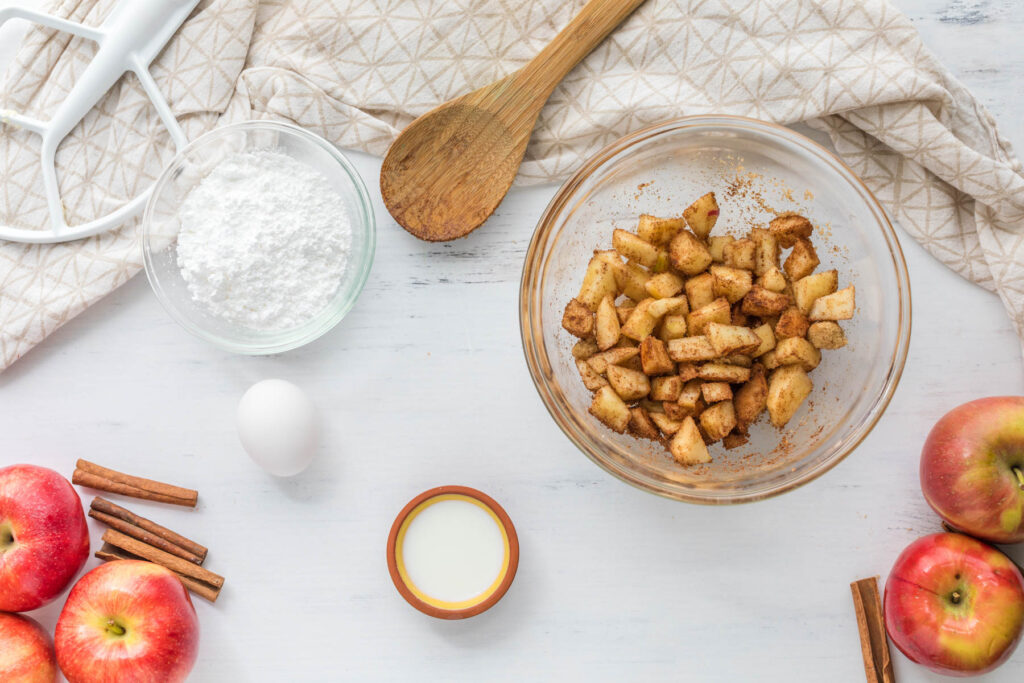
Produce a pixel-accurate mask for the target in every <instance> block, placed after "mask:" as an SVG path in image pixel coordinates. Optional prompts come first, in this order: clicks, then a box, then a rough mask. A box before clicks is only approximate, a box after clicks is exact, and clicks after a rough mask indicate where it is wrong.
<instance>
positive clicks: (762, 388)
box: [732, 363, 768, 434]
mask: <svg viewBox="0 0 1024 683" xmlns="http://www.w3.org/2000/svg"><path fill="white" fill-rule="evenodd" d="M767 400H768V380H767V379H766V378H765V368H764V366H763V365H761V364H760V363H758V364H757V365H755V366H754V367H753V368H752V369H751V371H750V379H749V380H748V381H747V382H746V384H744V385H743V386H741V387H740V388H739V389H737V390H736V395H735V397H734V398H733V401H732V402H733V406H734V407H735V408H736V431H738V432H740V433H741V434H746V433H747V430H748V428H749V427H750V425H752V424H754V422H756V421H757V418H758V416H759V415H760V414H761V413H763V412H764V410H765V408H766V407H767Z"/></svg>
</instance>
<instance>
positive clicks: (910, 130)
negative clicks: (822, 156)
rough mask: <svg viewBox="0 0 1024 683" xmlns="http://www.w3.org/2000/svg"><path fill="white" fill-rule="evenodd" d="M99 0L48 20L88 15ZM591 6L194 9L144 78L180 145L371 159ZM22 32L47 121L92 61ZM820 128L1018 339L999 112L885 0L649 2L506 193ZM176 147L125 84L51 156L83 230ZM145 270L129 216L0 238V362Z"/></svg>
mask: <svg viewBox="0 0 1024 683" xmlns="http://www.w3.org/2000/svg"><path fill="white" fill-rule="evenodd" d="M111 4H112V0H63V1H62V2H57V3H55V11H57V12H58V13H60V14H63V15H67V16H72V17H74V18H76V19H79V20H83V21H85V22H87V23H91V22H96V21H98V20H99V19H100V18H101V17H102V16H103V14H104V12H105V11H107V9H108V8H109V7H110V5H111ZM583 4H584V0H569V1H566V0H264V1H263V2H259V1H258V0H204V2H202V3H201V4H200V6H199V8H197V10H196V12H195V14H194V15H193V16H192V17H191V18H190V19H189V20H188V22H187V23H186V24H185V25H184V27H183V28H182V30H181V31H180V32H179V34H178V35H177V36H176V37H175V38H174V40H173V41H172V42H171V44H170V45H169V47H168V48H167V49H166V50H165V52H164V53H163V54H162V55H161V56H160V58H159V59H158V63H157V67H156V69H155V72H156V73H155V75H156V80H157V82H158V83H159V84H160V86H161V88H162V89H163V91H164V92H165V93H167V95H168V98H169V100H170V104H171V107H172V109H173V110H174V111H175V112H176V114H177V115H178V116H179V118H180V119H181V120H182V122H183V124H184V125H185V127H186V131H187V132H188V133H189V135H190V136H194V135H196V134H198V133H199V132H201V131H202V130H205V129H207V128H209V127H211V126H213V125H215V124H216V123H217V122H218V121H225V120H230V121H233V120H238V119H244V118H278V119H285V120H289V121H294V122H295V123H298V124H299V125H302V126H305V127H307V128H309V129H310V130H313V131H315V132H317V133H319V134H321V135H323V136H325V137H327V138H328V139H330V140H332V141H333V142H334V143H336V144H337V145H339V146H340V147H351V148H357V149H361V150H365V151H368V152H372V153H375V154H383V153H384V152H385V150H386V149H387V147H388V144H389V143H390V142H391V140H392V139H394V137H395V135H396V134H397V133H398V131H399V130H401V129H402V127H404V126H405V125H406V124H408V123H409V122H410V121H412V120H413V118H415V117H416V116H418V115H420V114H422V113H424V112H425V111H427V110H428V109H430V108H432V107H434V106H435V105H437V104H438V103H440V102H442V101H444V100H447V99H449V98H451V97H453V96H456V95H459V94H461V93H464V92H466V91H468V90H471V89H473V88H476V87H479V86H482V85H484V84H486V83H489V82H491V81H493V80H495V79H497V78H499V77H500V76H503V75H505V74H507V73H509V72H510V71H512V70H514V69H516V68H518V67H519V66H521V65H522V64H523V63H524V62H526V61H527V60H528V59H529V58H530V57H532V56H533V55H534V54H536V53H537V52H538V51H539V50H540V48H541V47H542V46H543V45H544V44H546V43H547V42H548V41H549V40H550V39H551V38H552V36H554V34H555V33H556V32H557V31H558V30H559V29H560V28H561V27H563V26H564V25H565V24H566V23H567V22H568V21H569V19H570V18H571V17H572V16H573V14H574V13H576V12H577V11H578V10H579V8H580V7H581V6H582V5H583ZM91 50H92V47H91V45H90V44H89V43H87V42H85V41H81V40H78V39H69V38H68V37H67V36H65V35H63V34H57V33H54V32H52V31H49V30H43V29H39V30H34V31H33V32H31V33H30V35H29V36H28V38H27V40H26V42H25V45H24V46H23V47H22V49H21V52H20V54H19V57H18V59H17V62H16V64H15V65H14V66H13V67H12V69H11V70H10V72H9V73H8V76H7V82H6V84H5V86H4V87H3V90H2V92H0V108H11V109H14V110H17V111H27V112H29V113H35V114H36V115H45V112H46V110H47V108H48V107H49V106H51V105H52V103H54V102H56V101H59V99H60V97H61V96H62V94H63V93H64V92H66V90H67V88H68V87H69V85H70V84H71V83H73V82H74V79H75V76H76V74H78V73H80V72H81V69H82V67H83V65H84V64H85V63H86V61H87V59H88V57H89V55H90V54H91ZM700 113H729V114H741V115H745V116H752V117H757V118H762V119H768V120H771V121H776V122H779V123H794V122H798V121H806V122H807V123H809V124H810V125H812V126H814V127H816V128H818V129H820V130H824V131H827V132H828V134H829V135H830V136H831V139H832V142H833V143H834V145H835V147H836V149H837V150H838V152H839V154H840V156H842V157H843V158H844V159H845V160H846V161H847V162H848V163H849V164H850V165H851V166H852V167H853V168H854V170H855V171H856V172H857V173H858V174H860V176H861V177H862V178H863V179H864V180H865V181H866V182H867V184H868V185H869V186H870V187H871V189H872V190H873V191H874V192H875V193H876V194H877V195H878V196H879V198H880V199H881V200H882V202H883V203H884V204H885V206H886V208H887V209H888V210H889V211H890V212H891V213H892V214H893V215H894V217H895V218H897V219H898V221H899V223H900V224H901V226H902V227H903V229H904V230H905V231H906V232H907V233H909V234H910V235H911V236H913V237H914V238H915V239H917V240H918V241H919V242H921V244H922V245H923V246H924V247H925V248H926V249H927V250H928V251H929V252H931V253H932V254H933V255H934V256H935V257H936V258H938V259H939V260H941V261H942V262H943V263H945V264H946V265H947V266H949V267H950V268H952V269H953V270H955V271H956V272H957V273H959V274H961V275H962V276H964V277H965V278H968V279H970V280H972V281H974V282H976V283H978V284H979V285H981V286H983V287H986V288H987V289H990V290H994V291H996V292H998V294H999V296H1000V297H1002V300H1003V302H1004V303H1005V304H1006V308H1007V310H1008V311H1009V313H1010V315H1011V316H1012V318H1013V320H1014V323H1015V324H1016V327H1017V330H1018V333H1020V334H1022V335H1024V239H1022V235H1024V232H1022V229H1024V226H1022V221H1024V176H1022V173H1021V165H1020V163H1019V162H1018V161H1017V160H1016V159H1015V158H1014V156H1013V153H1012V150H1011V149H1010V146H1009V144H1008V143H1007V142H1006V141H1005V140H1003V139H1002V138H1001V137H1000V136H999V133H998V131H997V130H996V125H995V122H994V121H993V120H992V117H991V116H990V115H989V114H988V112H986V111H985V110H984V109H983V108H982V107H981V105H980V104H979V103H978V102H977V100H975V99H974V98H973V97H972V96H971V94H970V93H969V92H968V91H967V90H966V89H965V88H964V87H963V86H962V85H960V84H959V83H958V82H957V81H956V80H955V79H954V78H953V77H952V76H951V75H950V73H949V72H948V71H947V70H946V69H945V68H943V66H942V65H941V64H939V63H938V62H937V61H936V59H935V57H934V56H933V55H932V54H931V53H929V52H928V50H927V49H926V48H925V47H924V45H923V44H922V43H921V40H920V38H919V36H918V35H917V33H916V31H915V30H914V28H913V26H911V24H910V22H909V21H908V20H907V18H906V17H905V16H903V15H902V14H901V13H900V12H899V11H898V10H896V9H895V8H893V7H892V6H891V5H890V4H889V3H888V2H886V1H885V0H648V1H647V3H646V4H644V5H643V6H641V7H640V9H639V10H637V11H636V12H635V13H634V14H633V16H631V17H630V18H629V19H628V20H627V21H626V22H625V23H624V24H623V25H622V26H621V27H620V28H619V29H618V30H617V31H616V32H615V33H613V34H612V36H611V37H610V38H609V39H608V40H606V41H605V42H604V43H603V44H602V45H601V46H600V47H599V48H598V49H597V50H595V51H594V53H593V54H591V55H590V56H589V57H588V58H587V59H586V60H584V62H582V63H581V64H580V65H579V66H578V67H577V68H576V69H575V70H574V71H573V72H572V73H571V74H570V75H569V76H568V78H566V80H565V81H564V82H563V83H562V84H561V85H560V86H559V87H558V88H557V89H556V90H555V92H554V94H553V96H552V97H551V100H550V101H549V103H548V105H547V106H546V107H545V109H544V111H543V112H542V113H541V116H540V120H539V121H538V123H537V129H536V131H535V134H534V136H533V140H532V142H531V143H530V147H529V149H528V150H527V154H526V160H525V163H524V164H523V167H522V170H521V173H520V182H522V183H538V182H552V181H557V180H560V179H562V178H564V177H566V176H567V175H568V174H570V173H571V172H572V171H573V170H574V169H575V168H576V167H577V166H578V165H579V164H580V163H581V162H582V161H583V160H584V159H586V158H587V157H588V156H590V155H591V154H593V153H594V152H595V151H597V150H598V149H599V148H600V147H601V146H603V145H605V144H607V143H609V142H611V141H613V140H614V139H616V138H618V137H620V136H621V135H623V134H625V133H628V132H630V131H633V130H636V129H638V128H640V127H643V126H646V125H648V124H651V123H654V122H657V121H660V120H663V119H666V118H670V117H675V116H680V115H684V114H700ZM35 142H36V141H35V140H33V139H32V138H31V136H30V135H28V134H26V133H23V132H19V131H12V130H10V129H8V128H2V127H0V183H2V187H3V193H2V195H0V221H4V222H9V223H13V224H15V225H19V226H23V227H39V226H41V225H43V224H44V222H45V204H44V201H43V196H42V193H41V189H40V182H39V177H38V171H37V169H36V164H35V149H36V148H35ZM169 155H170V149H169V140H168V138H167V136H166V135H165V134H164V133H163V132H162V127H161V126H160V124H159V122H158V121H157V118H156V114H155V112H153V111H152V110H151V109H150V108H148V107H147V106H146V101H145V99H144V98H143V96H142V94H141V91H140V89H139V87H138V84H137V83H135V82H134V81H133V80H132V79H130V78H129V79H126V80H125V81H124V82H123V83H121V84H120V86H119V87H118V88H117V89H116V90H115V91H114V92H112V93H111V94H110V95H109V96H108V97H107V98H106V99H105V100H104V101H103V103H102V105H101V106H100V107H98V108H97V109H96V110H95V111H94V112H93V113H92V114H91V115H90V116H89V117H88V118H87V119H86V120H85V121H84V122H83V123H82V125H81V126H79V128H78V129H77V130H76V131H75V132H74V133H73V134H72V136H71V137H70V138H69V140H68V141H67V142H66V143H65V144H64V145H63V147H62V149H61V151H60V153H59V155H58V164H59V166H58V173H59V174H60V176H61V186H62V190H63V192H64V201H65V203H66V204H67V206H68V212H69V214H70V217H71V218H73V219H88V218H90V217H92V216H94V215H95V214H97V213H102V212H106V211H108V210H109V209H110V208H111V207H113V206H116V205H117V204H118V202H120V201H123V199H124V198H125V197H128V196H131V195H132V194H134V193H135V192H137V191H138V190H139V189H140V188H142V187H144V186H145V185H147V184H148V183H150V182H152V180H153V178H154V176H155V175H156V174H157V172H158V171H159V168H160V166H161V165H162V164H163V163H165V162H166V160H167V159H168V157H169ZM140 267H141V254H140V248H139V241H138V226H137V223H135V222H133V223H132V224H130V225H127V226H125V227H124V228H122V229H121V230H120V231H118V232H114V233H110V234H107V235H102V236H97V237H93V238H89V239H86V240H82V241H80V242H75V243H72V244H65V245H53V246H26V245H21V244H0V368H3V367H6V366H8V365H9V364H10V363H12V362H14V361H15V360H16V359H17V358H19V357H20V356H21V355H22V354H24V353H25V352H26V351H27V350H28V349H30V348H31V347H32V346H34V345H35V344H37V343H38V342H39V341H41V340H42V339H43V338H44V337H45V336H46V335H47V334H49V333H50V332H52V331H53V330H55V329H57V328H58V327H59V326H60V325H61V324H62V323H64V322H65V321H67V320H68V319H70V318H71V317H73V316H74V315H76V314H78V313H79V312H81V311H82V310H83V309H84V308H86V307H87V306H88V305H90V304H91V303H93V302H95V301H96V300H97V299H99V298H100V297H102V296H103V295H104V294H106V293H107V292H109V291H111V290H113V289H114V288H116V287H117V286H118V285H120V284H121V283H123V282H124V281H126V280H127V279H128V278H129V277H131V276H132V275H133V274H135V273H136V272H137V271H138V270H139V268H140Z"/></svg>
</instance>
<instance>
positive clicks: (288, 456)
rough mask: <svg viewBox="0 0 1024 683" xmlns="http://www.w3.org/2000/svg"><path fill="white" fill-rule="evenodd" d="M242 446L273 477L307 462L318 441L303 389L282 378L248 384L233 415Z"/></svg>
mask: <svg viewBox="0 0 1024 683" xmlns="http://www.w3.org/2000/svg"><path fill="white" fill-rule="evenodd" d="M235 421H236V424H237V425H238V437H239V438H240V439H241V440H242V447H243V448H245V451H246V452H247V453H248V454H249V457H251V458H252V459H253V460H254V461H256V464H257V465H259V466H260V467H262V468H263V469H265V470H266V471H267V472H269V473H270V474H273V475H274V476H276V477H291V476H294V475H296V474H298V473H299V472H301V471H302V470H304V469H306V468H307V467H308V466H309V463H310V461H312V460H313V453H314V452H315V450H316V445H317V443H316V442H317V431H318V428H317V418H316V409H315V408H314V407H313V402H312V401H310V400H309V397H307V396H306V394H305V392H303V391H302V389H300V388H298V387H297V386H295V385H294V384H292V383H291V382H286V381H284V380H283V379H265V380H263V381H262V382H257V383H256V384H253V385H252V386H251V387H249V390H248V391H246V392H245V394H244V395H243V396H242V400H240V401H239V402H238V412H237V414H236V418H235Z"/></svg>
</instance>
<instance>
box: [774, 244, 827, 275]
mask: <svg viewBox="0 0 1024 683" xmlns="http://www.w3.org/2000/svg"><path fill="white" fill-rule="evenodd" d="M820 263H821V261H819V260H818V252H816V251H815V250H814V245H813V244H811V241H810V240H806V239H799V240H797V241H796V244H794V245H793V251H791V252H789V256H787V257H786V262H785V263H783V264H782V268H783V270H785V271H786V276H787V277H788V278H789V279H790V280H799V279H800V278H804V277H807V276H808V275H810V274H811V273H813V272H814V269H815V268H817V267H818V264H820Z"/></svg>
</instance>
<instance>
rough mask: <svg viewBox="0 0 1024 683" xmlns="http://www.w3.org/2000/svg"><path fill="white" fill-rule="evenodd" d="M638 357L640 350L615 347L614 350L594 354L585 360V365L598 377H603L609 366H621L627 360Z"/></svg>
mask: <svg viewBox="0 0 1024 683" xmlns="http://www.w3.org/2000/svg"><path fill="white" fill-rule="evenodd" d="M639 355H640V349H639V348H637V347H620V346H617V347H615V348H614V349H608V350H607V351H602V352H601V353H595V354H594V355H593V356H591V357H590V358H588V359H587V364H588V365H590V367H592V368H593V369H594V372H596V373H597V374H599V375H603V374H604V373H605V372H607V371H608V366H609V365H621V364H622V363H625V362H626V361H628V360H629V359H631V358H635V357H637V356H639Z"/></svg>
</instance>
